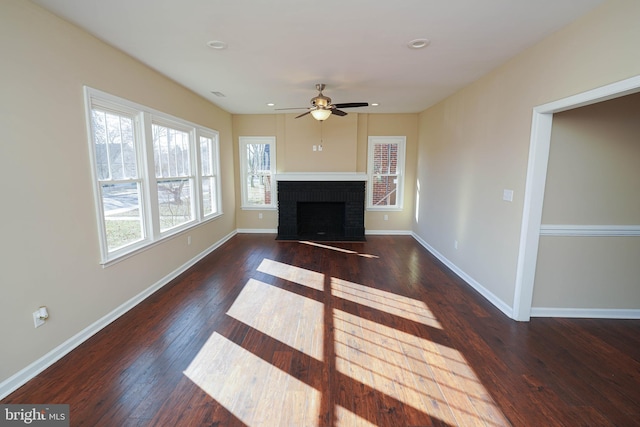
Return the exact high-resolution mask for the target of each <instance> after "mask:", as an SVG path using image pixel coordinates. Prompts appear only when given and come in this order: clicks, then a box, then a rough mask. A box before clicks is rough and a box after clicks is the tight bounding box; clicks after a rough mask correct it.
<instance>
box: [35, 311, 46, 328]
mask: <svg viewBox="0 0 640 427" xmlns="http://www.w3.org/2000/svg"><path fill="white" fill-rule="evenodd" d="M48 317H49V313H47V312H46V309H45V311H44V313H43V311H42V307H41V308H39V309H38V310H36V311H34V312H33V325H34V326H35V327H36V328H39V327H40V326H42V325H44V323H45V322H46V321H47V318H48Z"/></svg>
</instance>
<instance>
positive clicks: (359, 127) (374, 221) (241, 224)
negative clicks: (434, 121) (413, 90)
mask: <svg viewBox="0 0 640 427" xmlns="http://www.w3.org/2000/svg"><path fill="white" fill-rule="evenodd" d="M296 115H297V114H279V115H234V116H233V140H234V152H235V158H236V162H237V161H238V144H239V142H238V141H239V138H240V137H241V136H275V137H276V153H277V154H276V156H277V171H278V173H284V172H366V171H367V143H368V139H367V138H368V136H406V137H407V147H406V149H407V150H406V159H407V160H406V168H405V169H406V171H405V192H404V209H403V210H402V211H384V212H366V214H365V229H366V230H377V231H404V232H408V231H409V230H410V229H411V218H412V212H413V193H414V188H415V159H416V149H417V141H418V127H417V122H418V115H417V114H358V113H354V112H351V113H349V114H348V115H347V116H344V117H331V118H330V119H328V120H326V121H325V122H323V123H322V124H321V123H320V122H318V121H316V120H314V119H312V118H311V117H301V118H299V119H296V118H295V117H296ZM314 145H316V146H318V145H322V147H323V149H322V151H313V146H314ZM236 200H237V206H236V208H237V211H236V212H237V215H236V218H237V224H238V228H239V229H241V230H243V229H244V230H275V229H277V227H278V215H277V212H276V211H274V210H271V211H269V210H261V211H256V210H242V209H240V187H239V184H237V185H236ZM260 213H262V218H259V214H260ZM385 214H386V215H388V220H386V221H385V220H383V216H384V215H385Z"/></svg>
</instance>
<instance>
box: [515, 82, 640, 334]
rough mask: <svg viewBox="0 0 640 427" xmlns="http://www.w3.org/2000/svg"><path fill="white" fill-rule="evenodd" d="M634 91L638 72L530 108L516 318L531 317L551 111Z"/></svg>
mask: <svg viewBox="0 0 640 427" xmlns="http://www.w3.org/2000/svg"><path fill="white" fill-rule="evenodd" d="M636 92H640V75H639V76H635V77H631V78H629V79H626V80H621V81H619V82H616V83H612V84H609V85H606V86H602V87H599V88H596V89H592V90H588V91H586V92H583V93H579V94H577V95H572V96H569V97H567V98H563V99H560V100H558V101H553V102H550V103H547V104H543V105H539V106H537V107H534V108H533V118H532V121H531V138H530V142H529V161H528V165H527V180H526V186H525V193H524V207H523V213H522V224H521V227H520V247H519V250H518V265H517V268H516V282H515V291H514V298H513V314H512V317H513V318H514V319H515V320H519V321H525V322H526V321H529V320H530V318H531V304H532V302H533V288H534V282H535V273H536V265H537V262H538V245H539V242H540V226H541V224H542V205H543V200H544V190H545V184H546V178H547V166H548V163H549V148H550V146H551V129H552V127H553V115H554V114H555V113H559V112H562V111H567V110H571V109H574V108H578V107H584V106H586V105H591V104H596V103H598V102H603V101H608V100H610V99H614V98H618V97H621V96H625V95H630V94H632V93H636Z"/></svg>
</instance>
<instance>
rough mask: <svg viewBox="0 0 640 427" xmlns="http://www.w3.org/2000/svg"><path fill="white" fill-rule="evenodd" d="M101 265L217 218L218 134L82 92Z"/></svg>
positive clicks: (103, 95) (100, 94)
mask: <svg viewBox="0 0 640 427" xmlns="http://www.w3.org/2000/svg"><path fill="white" fill-rule="evenodd" d="M85 98H86V105H87V117H88V132H89V146H90V152H91V165H92V172H93V177H94V181H95V194H96V197H95V199H96V211H97V217H98V225H99V236H100V249H101V258H102V260H101V262H102V264H109V263H111V262H113V261H115V260H117V259H119V258H121V257H123V256H125V255H129V254H131V253H133V252H135V251H136V250H139V249H142V248H144V247H146V246H148V245H150V244H152V243H154V242H157V241H159V240H161V239H163V238H165V237H167V236H170V235H173V234H175V233H178V232H180V231H182V230H185V229H186V228H188V227H191V226H194V225H196V224H199V223H201V222H203V221H205V220H208V219H210V218H213V217H216V216H218V215H221V214H222V212H221V210H220V205H221V203H220V183H219V180H218V169H219V146H218V133H217V132H216V131H213V130H210V129H206V128H203V127H200V126H197V125H194V124H191V123H189V122H187V121H184V120H181V119H177V118H175V117H171V116H169V115H167V114H163V113H161V112H158V111H152V110H151V109H149V108H146V107H143V106H140V105H138V104H135V103H132V102H130V101H126V100H124V99H120V98H118V97H115V96H112V95H109V94H106V93H104V92H100V91H97V90H95V89H91V88H85Z"/></svg>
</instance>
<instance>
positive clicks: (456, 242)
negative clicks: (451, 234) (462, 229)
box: [453, 240, 458, 249]
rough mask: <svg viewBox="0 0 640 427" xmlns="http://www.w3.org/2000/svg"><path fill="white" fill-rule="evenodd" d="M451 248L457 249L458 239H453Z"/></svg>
mask: <svg viewBox="0 0 640 427" xmlns="http://www.w3.org/2000/svg"><path fill="white" fill-rule="evenodd" d="M453 249H458V241H457V240H454V241H453Z"/></svg>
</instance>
